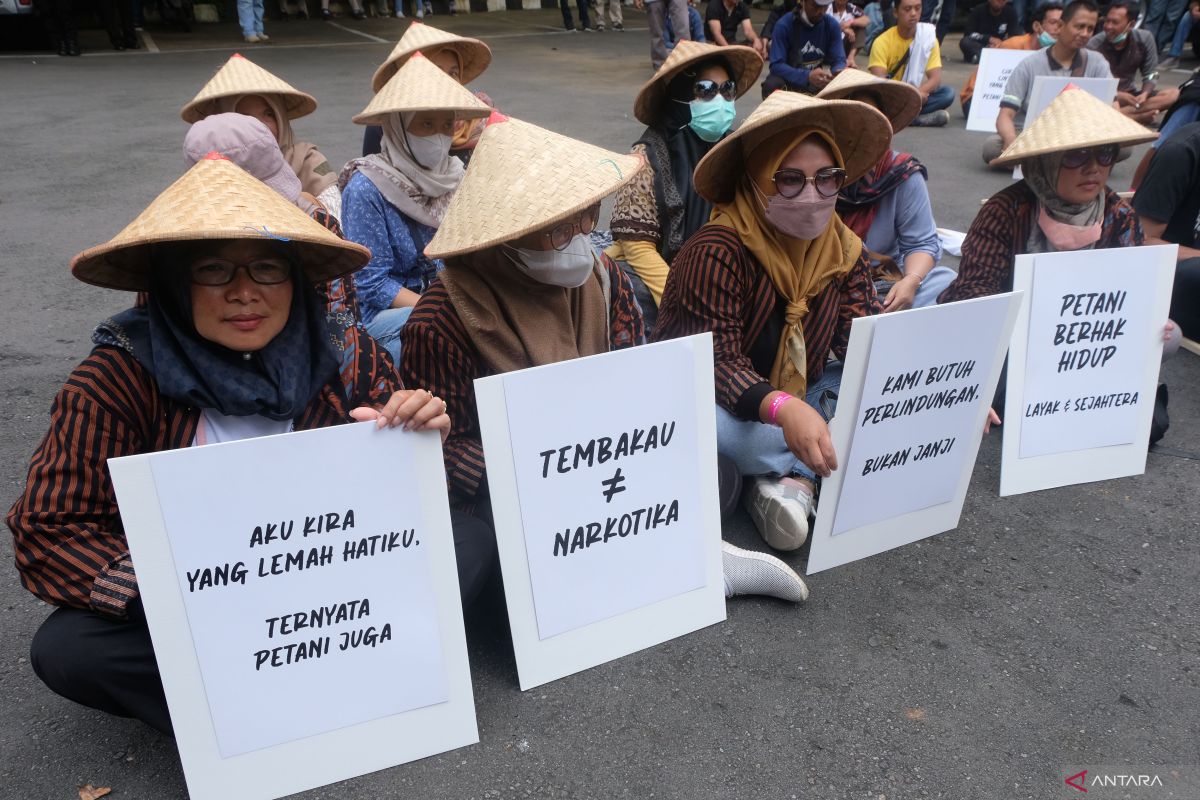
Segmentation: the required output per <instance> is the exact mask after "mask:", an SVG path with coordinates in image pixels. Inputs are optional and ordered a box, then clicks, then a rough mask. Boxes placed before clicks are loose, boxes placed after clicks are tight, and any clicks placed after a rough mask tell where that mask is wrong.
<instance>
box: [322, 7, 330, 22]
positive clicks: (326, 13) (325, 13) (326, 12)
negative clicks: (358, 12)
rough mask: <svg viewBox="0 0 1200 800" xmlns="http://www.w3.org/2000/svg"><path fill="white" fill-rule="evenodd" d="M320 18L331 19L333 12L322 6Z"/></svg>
mask: <svg viewBox="0 0 1200 800" xmlns="http://www.w3.org/2000/svg"><path fill="white" fill-rule="evenodd" d="M321 19H323V20H325V21H326V22H328V21H329V20H331V19H333V12H332V11H330V10H329V9H328V8H322V9H321Z"/></svg>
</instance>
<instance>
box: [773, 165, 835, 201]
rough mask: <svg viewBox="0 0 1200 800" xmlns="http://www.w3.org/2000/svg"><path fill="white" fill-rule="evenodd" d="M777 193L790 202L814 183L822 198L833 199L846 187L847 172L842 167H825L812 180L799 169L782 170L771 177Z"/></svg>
mask: <svg viewBox="0 0 1200 800" xmlns="http://www.w3.org/2000/svg"><path fill="white" fill-rule="evenodd" d="M771 180H772V181H774V183H775V191H777V192H779V194H780V195H782V196H783V197H786V198H788V199H789V200H790V199H791V198H793V197H797V196H799V194H800V193H801V192H803V191H804V187H805V186H807V185H808V183H809V181H812V185H813V188H814V189H816V190H817V194H819V195H821V196H822V197H833V196H834V195H836V194H837V193H838V192H839V191H841V189H842V187H843V186H845V185H846V170H844V169H842V168H841V167H825V168H824V169H819V170H817V173H816V174H815V175H813V176H812V177H811V178H810V177H808V176H807V175H805V174H804V173H803V172H801V171H800V170H798V169H781V170H779V171H778V172H776V173H775V174H774V175H772V176H771Z"/></svg>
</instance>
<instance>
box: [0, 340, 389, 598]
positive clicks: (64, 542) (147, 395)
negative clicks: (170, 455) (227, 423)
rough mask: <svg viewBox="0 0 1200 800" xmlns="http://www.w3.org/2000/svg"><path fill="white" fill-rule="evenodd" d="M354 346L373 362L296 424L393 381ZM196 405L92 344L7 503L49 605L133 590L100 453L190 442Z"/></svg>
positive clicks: (334, 412) (328, 417)
mask: <svg viewBox="0 0 1200 800" xmlns="http://www.w3.org/2000/svg"><path fill="white" fill-rule="evenodd" d="M361 347H362V357H361V358H360V359H359V363H360V364H372V365H373V366H372V367H371V368H370V369H365V370H362V371H361V372H360V375H359V380H358V384H357V386H355V387H353V391H351V392H347V390H346V388H345V387H343V385H342V382H341V379H340V377H339V378H335V380H334V381H333V382H331V383H329V384H326V385H325V386H324V387H323V388H322V389H321V391H320V392H319V393H318V394H317V396H316V397H314V398H313V400H312V401H311V402H310V403H309V404H308V405H307V406H306V407H305V409H304V411H303V413H301V414H300V416H299V417H297V418H296V419H295V420H294V426H295V429H296V430H311V429H313V428H324V427H328V426H330V425H339V424H342V423H344V422H348V421H350V417H349V411H350V409H351V408H355V407H357V406H360V405H370V406H382V405H383V404H384V403H385V402H386V401H387V399H388V397H390V396H391V394H392V393H393V392H394V391H395V390H396V389H398V388H399V381H398V379H397V378H396V374H395V370H394V369H393V368H392V366H391V364H390V362H388V361H387V360H386V358H385V357H384V356H383V351H382V349H380V348H378V346H377V345H376V344H375V342H374V340H373V339H371V338H370V337H368V336H365V335H364V336H363V337H362V339H361ZM348 395H349V396H348ZM200 414H201V411H200V409H199V408H194V407H189V406H185V405H183V404H181V403H180V402H178V401H176V400H174V399H172V398H170V397H165V396H163V395H162V394H160V393H159V391H158V385H157V384H156V383H155V381H154V377H153V376H152V375H151V374H150V373H149V372H148V371H147V370H146V369H145V367H143V366H142V365H141V364H140V363H139V362H138V361H137V360H136V359H134V357H133V356H132V355H130V354H129V353H127V352H126V351H124V350H122V349H119V348H116V347H107V346H101V347H97V348H96V349H95V350H93V351H92V353H91V355H89V356H88V357H87V358H86V359H84V361H83V363H82V364H80V365H79V366H78V367H76V368H75V370H74V371H73V372H72V373H71V375H70V376H69V377H68V378H67V382H66V384H65V385H64V386H63V388H62V389H61V390H60V391H59V393H58V396H57V397H55V399H54V404H53V406H52V408H51V410H50V430H49V431H47V433H46V436H45V437H44V438H43V439H42V441H41V443H40V444H39V445H38V448H37V450H36V451H35V452H34V454H33V458H32V460H31V461H30V464H29V474H28V478H27V480H26V484H25V492H24V494H22V495H21V496H20V497H19V498H18V499H17V501H16V503H14V504H13V507H12V508H11V509H10V510H9V512H8V518H7V522H8V527H9V528H10V529H11V530H12V533H13V537H14V542H13V549H14V551H15V552H16V564H17V570H18V572H19V573H20V575H21V582H22V584H24V586H25V588H26V589H28V590H29V591H31V592H33V594H35V595H37V596H38V597H39V598H41V599H42V600H45V601H46V602H47V603H52V604H54V605H60V606H73V607H75V608H84V609H91V610H93V611H96V612H99V613H101V614H105V615H108V616H112V617H123V616H125V611H126V605H127V604H128V603H129V602H130V601H132V600H133V599H134V598H135V597H137V594H138V588H137V577H136V575H135V573H134V568H133V563H132V562H131V561H130V558H129V546H128V544H127V543H126V541H125V533H124V529H123V528H122V526H121V517H120V514H119V513H118V510H117V501H116V496H115V494H114V493H113V487H112V481H111V480H110V479H109V474H108V459H110V458H118V457H120V456H129V455H137V454H141V453H154V452H159V451H162V450H175V449H178V448H181V447H189V446H191V444H192V441H193V439H194V438H195V436H196V426H197V424H198V423H199V420H200ZM347 460H350V456H349V455H347Z"/></svg>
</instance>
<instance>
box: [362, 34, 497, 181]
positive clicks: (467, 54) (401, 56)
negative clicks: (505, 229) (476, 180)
mask: <svg viewBox="0 0 1200 800" xmlns="http://www.w3.org/2000/svg"><path fill="white" fill-rule="evenodd" d="M418 52H419V53H421V54H422V55H424V56H425V57H426V58H428V59H429V60H430V61H431V62H433V65H434V66H435V67H437V68H438V69H440V70H441V71H442V72H444V73H446V74H447V75H449V76H450V77H451V78H453V79H454V80H456V81H458V82H459V83H460V84H462V85H464V86H465V85H466V84H468V83H470V82H471V81H473V80H475V79H476V78H478V77H479V76H480V75H482V74H483V73H484V71H485V70H486V69H487V68H488V65H489V64H491V63H492V50H491V48H490V47H488V46H487V45H486V44H484V43H483V42H481V41H480V40H478V39H472V38H470V37H469V36H459V35H458V34H456V33H449V32H447V31H443V30H438V29H437V28H435V27H433V26H432V25H426V24H425V23H423V22H419V21H414V22H413V23H412V24H411V25H409V26H408V30H406V31H405V32H404V35H403V36H401V37H400V41H399V42H397V43H396V46H395V48H393V49H392V52H391V54H390V55H388V57H387V61H384V62H383V63H382V64H380V65H379V69H377V70H375V75H374V77H372V78H371V91H373V92H378V91H379V90H381V89H382V88H383V87H384V86H385V85H386V84H387V82H388V81H389V80H391V78H392V76H393V75H395V74H396V72H397V71H399V69H400V68H401V67H403V66H404V64H405V63H406V62H407V61H408V59H410V58H412V56H413V54H414V53H418ZM475 97H476V98H477V99H478V100H479V101H480V102H482V103H484V104H486V105H487V106H489V107H494V104H493V103H492V98H490V97H488V96H487V94H486V93H484V92H475ZM486 125H487V120H486V119H471V120H460V121H458V122H457V123H455V125H454V141H453V142H452V144H451V146H450V152H451V153H452V154H453V155H456V156H458V157H459V158H460V159H462V162H463V163H464V164H465V163H467V161H469V160H470V158H471V151H472V150H473V149H474V148H475V145H476V144H478V143H479V137H480V135H481V134H482V133H483V129H484V127H485V126H486ZM382 138H383V128H381V127H380V126H379V125H368V126H367V129H366V130H365V131H363V145H362V154H363V155H364V156H370V155H374V154H376V153H378V152H380V148H381V147H382V141H381V140H382Z"/></svg>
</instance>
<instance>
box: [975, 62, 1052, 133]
mask: <svg viewBox="0 0 1200 800" xmlns="http://www.w3.org/2000/svg"><path fill="white" fill-rule="evenodd" d="M1036 52H1037V51H1036V50H1004V49H1001V48H999V47H985V48H984V49H983V52H982V53H980V54H979V71H978V72H976V73H975V93H974V94H973V95H971V113H970V115H969V116H968V117H967V130H969V131H976V132H979V133H995V132H996V117H997V115H999V113H1000V99H1001V98H1002V97H1003V96H1004V87H1005V86H1007V85H1008V76H1009V75H1012V71H1013V70H1014V69H1015V68H1016V66H1017V64H1020V63H1021V62H1022V61H1024V60H1025V59H1026V58H1028V57H1029V56H1030V55H1032V54H1033V53H1036Z"/></svg>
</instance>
